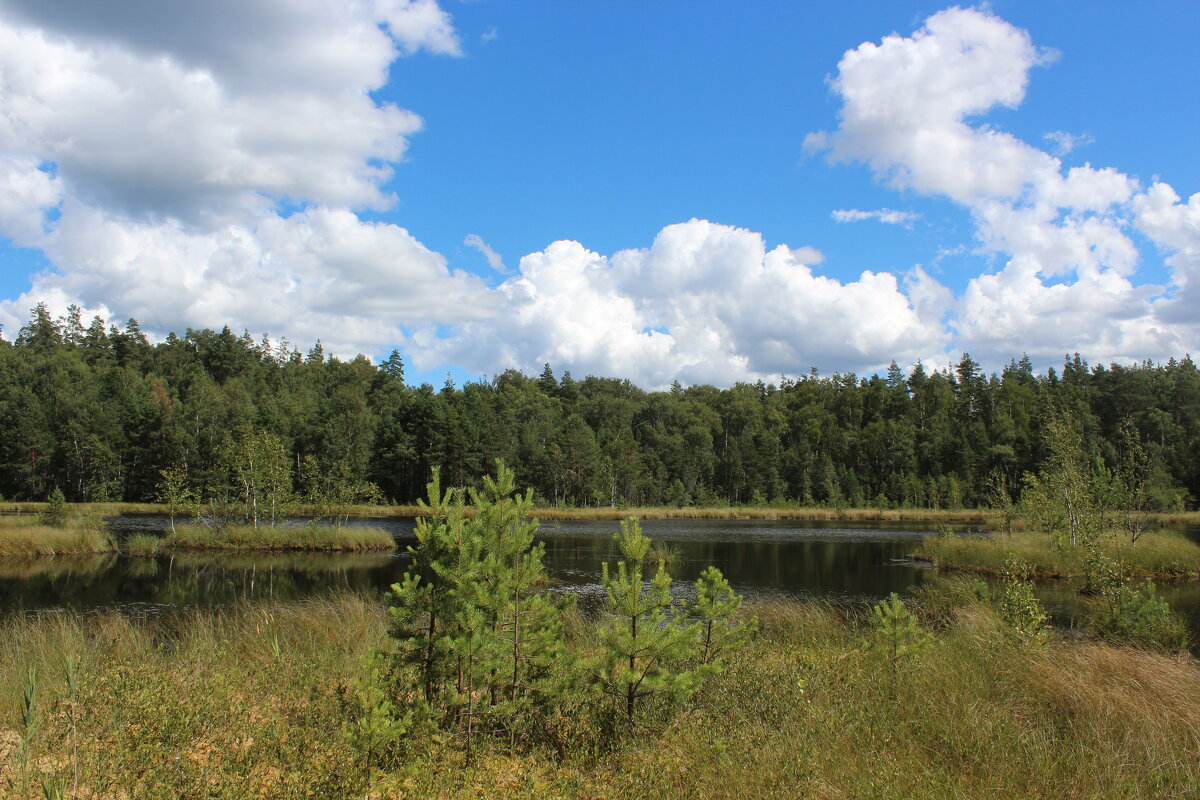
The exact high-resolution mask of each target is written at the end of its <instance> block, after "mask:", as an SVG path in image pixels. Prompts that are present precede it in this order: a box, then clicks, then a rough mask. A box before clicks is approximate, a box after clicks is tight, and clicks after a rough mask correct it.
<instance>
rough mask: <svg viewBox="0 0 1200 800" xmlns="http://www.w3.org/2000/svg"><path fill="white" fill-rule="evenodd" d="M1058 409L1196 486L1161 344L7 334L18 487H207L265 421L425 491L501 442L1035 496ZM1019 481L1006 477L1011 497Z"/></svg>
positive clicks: (279, 438) (568, 483)
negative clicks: (536, 353)
mask: <svg viewBox="0 0 1200 800" xmlns="http://www.w3.org/2000/svg"><path fill="white" fill-rule="evenodd" d="M1050 411H1053V412H1054V413H1055V414H1059V415H1061V414H1067V415H1069V416H1070V417H1071V418H1072V419H1074V420H1076V421H1077V428H1078V436H1079V437H1080V442H1079V444H1080V447H1081V448H1082V451H1083V454H1084V457H1085V458H1086V459H1087V461H1088V463H1089V464H1090V465H1091V467H1092V469H1093V470H1096V471H1098V472H1100V473H1103V472H1105V471H1108V472H1111V473H1112V474H1117V473H1121V474H1125V475H1127V476H1128V475H1129V474H1130V470H1135V471H1136V472H1137V476H1138V478H1137V480H1138V481H1139V487H1140V496H1141V498H1142V500H1141V502H1142V503H1143V504H1144V507H1145V510H1180V509H1183V508H1184V507H1185V506H1187V505H1188V504H1190V503H1191V502H1192V501H1193V498H1195V497H1197V496H1200V373H1198V371H1197V368H1196V365H1195V364H1194V363H1193V361H1192V360H1191V358H1190V357H1184V358H1182V360H1176V359H1171V360H1170V361H1168V362H1166V363H1165V364H1156V363H1152V362H1144V363H1141V364H1134V365H1120V364H1110V365H1108V366H1104V365H1096V366H1089V365H1088V364H1087V363H1086V362H1085V361H1083V360H1082V359H1081V358H1080V357H1079V356H1078V355H1075V356H1072V357H1068V358H1066V359H1065V361H1064V363H1063V365H1062V368H1061V369H1060V370H1055V369H1049V370H1047V371H1045V372H1044V373H1037V372H1035V370H1034V369H1033V367H1032V364H1031V362H1030V360H1029V359H1028V358H1027V357H1021V358H1019V359H1014V360H1013V361H1011V362H1010V363H1009V364H1008V365H1007V366H1005V367H1004V368H1003V369H1002V370H1001V371H1000V372H999V373H998V374H997V373H993V374H987V373H985V372H984V370H983V369H982V368H981V366H980V365H979V363H978V362H976V361H975V360H974V359H972V358H971V357H970V355H968V354H965V353H964V354H963V355H962V356H961V358H960V359H959V360H958V361H957V363H955V364H954V365H953V366H952V367H950V368H946V369H941V370H936V369H926V368H925V367H923V366H922V365H921V364H919V363H918V364H917V365H916V366H915V367H913V368H912V369H911V370H910V371H908V373H907V374H905V371H904V370H902V369H901V368H900V367H899V366H898V365H897V364H896V363H895V362H893V363H892V364H891V366H890V367H889V368H888V370H887V371H886V372H885V373H883V374H876V375H868V376H857V375H854V374H852V373H835V374H833V375H820V374H818V373H817V371H816V370H815V369H814V370H811V371H810V372H808V373H807V374H803V375H800V376H798V377H786V376H781V377H780V379H779V380H778V381H777V382H772V383H764V382H761V381H760V382H757V383H736V384H734V385H733V386H731V387H729V388H726V389H720V388H717V387H714V386H709V385H699V386H689V387H683V386H681V385H680V384H679V383H678V382H676V383H675V384H673V385H672V386H671V387H670V389H669V390H667V391H645V390H643V389H640V388H639V387H637V386H635V385H634V384H633V383H631V382H630V381H628V380H623V379H620V378H612V377H595V376H588V377H585V378H583V379H579V380H577V379H575V378H573V377H572V376H571V374H570V373H569V372H564V373H562V374H561V375H556V374H555V372H554V370H553V369H552V367H551V365H549V364H547V365H546V367H545V369H544V370H543V371H542V372H541V374H540V375H537V376H528V375H525V374H523V373H521V372H519V371H517V370H508V371H505V372H503V373H501V374H499V375H496V376H495V377H493V378H491V379H490V380H479V381H475V382H467V383H465V384H464V385H462V386H455V385H454V384H453V383H452V382H451V381H450V380H449V379H447V382H446V384H445V385H444V386H442V387H441V388H435V387H434V386H431V385H430V384H428V383H424V384H421V385H419V386H414V385H410V384H409V383H407V382H406V381H405V375H404V363H403V360H402V359H401V357H400V354H399V353H398V352H396V351H393V352H392V354H391V356H390V357H389V358H387V359H386V360H384V361H382V362H380V363H373V362H372V361H371V360H369V359H367V358H366V357H365V356H361V355H360V356H357V357H355V358H353V359H350V360H342V359H339V358H336V357H333V356H330V355H328V354H326V353H325V352H324V349H323V348H322V346H321V344H320V342H317V343H316V344H315V345H313V346H312V347H311V348H309V349H308V351H307V352H301V351H300V350H299V349H298V348H297V347H295V346H293V345H291V344H290V343H288V342H287V341H286V340H284V341H280V342H273V341H272V340H271V339H270V337H268V336H265V335H264V336H263V337H262V338H261V339H255V338H253V337H252V336H250V334H249V333H244V334H242V335H241V336H238V335H236V334H234V333H233V332H231V330H230V329H229V328H228V327H225V328H223V329H222V330H220V331H214V330H209V329H204V330H192V329H188V330H187V331H186V332H185V333H184V334H183V335H177V334H174V333H172V334H170V335H169V336H168V337H167V338H166V339H165V340H164V341H162V342H159V343H157V344H151V343H150V341H149V340H148V339H147V337H146V336H145V334H144V333H143V332H142V331H141V329H140V327H139V325H138V323H137V321H136V320H132V319H131V320H129V321H128V322H127V323H126V324H125V325H124V326H123V327H119V326H117V325H107V324H106V322H105V321H104V320H102V319H100V318H95V319H93V320H91V322H90V324H88V325H86V326H85V325H84V323H83V320H82V319H81V314H80V311H79V309H78V308H74V307H72V308H71V309H70V310H69V311H68V313H67V315H66V316H65V317H62V318H55V317H53V316H52V315H51V314H50V313H49V312H48V310H47V309H46V307H45V305H42V304H39V305H38V306H37V307H35V308H34V309H33V310H32V312H31V315H30V319H29V321H28V323H27V324H26V325H24V326H23V327H22V328H21V329H20V330H19V332H18V333H17V335H16V337H15V339H13V340H12V341H9V340H7V339H0V430H2V431H3V435H2V436H0V494H2V495H3V496H4V497H5V498H8V499H13V500H44V499H45V498H46V497H47V496H49V494H50V493H51V492H53V491H54V490H55V489H59V490H61V491H62V492H63V493H64V495H65V496H66V497H67V499H69V500H72V501H106V500H107V501H130V502H136V501H154V500H156V499H159V498H160V493H161V487H162V485H163V479H164V474H165V475H168V476H170V477H171V478H172V480H173V481H175V482H177V483H179V484H180V486H181V487H182V488H184V489H187V490H189V491H191V492H193V493H194V494H196V495H197V496H200V497H207V496H210V495H212V494H214V493H217V492H228V491H230V487H231V486H232V485H234V484H235V483H236V482H237V479H238V478H237V475H238V474H239V473H238V466H237V464H236V460H231V456H230V453H231V452H241V453H243V455H244V453H245V448H246V446H247V445H246V443H247V442H248V441H250V440H251V439H253V438H255V437H257V439H256V440H257V441H259V442H260V443H261V446H262V447H264V448H267V449H269V450H270V452H271V453H273V454H275V455H274V457H273V463H275V464H276V468H278V469H281V470H282V471H283V473H284V474H283V475H282V476H280V480H281V481H284V482H289V483H291V484H293V485H295V487H296V488H297V489H298V490H300V491H302V492H305V493H306V494H308V493H311V492H310V489H311V490H312V491H316V489H315V488H314V487H308V486H307V482H315V481H318V480H321V479H322V477H323V476H324V477H325V478H327V477H328V476H331V475H334V476H338V478H339V480H340V481H341V482H342V483H344V484H346V485H353V486H365V485H368V484H370V485H373V487H376V488H377V489H378V494H379V496H380V497H382V498H385V499H388V500H392V501H395V502H400V503H409V502H412V501H414V500H415V499H416V498H418V497H420V496H421V495H422V494H423V489H424V485H425V482H426V481H427V480H428V476H429V474H430V472H431V470H432V469H433V468H434V467H437V468H439V469H440V472H441V475H442V480H443V481H444V482H445V483H446V485H450V486H460V487H479V486H481V485H482V479H483V477H484V476H486V475H488V474H491V473H492V471H493V469H494V468H493V465H494V463H495V462H496V460H497V459H502V460H503V461H504V462H505V463H506V464H508V465H510V467H511V468H512V469H513V470H514V472H515V475H516V481H517V483H518V484H519V485H522V486H530V487H533V489H534V490H535V496H536V497H537V499H538V501H539V502H541V503H546V504H559V505H576V506H591V505H605V506H609V505H616V506H621V505H627V506H648V505H714V506H715V505H740V504H768V503H769V504H800V505H828V506H835V507H842V506H848V507H866V506H877V507H912V508H959V507H974V506H994V505H997V504H1003V503H1005V502H1011V501H1015V500H1016V499H1018V498H1019V495H1020V493H1021V491H1022V488H1023V487H1024V485H1025V476H1027V475H1029V474H1033V473H1036V472H1037V471H1038V470H1039V469H1040V468H1041V466H1042V464H1043V462H1044V461H1045V460H1046V458H1047V457H1048V453H1047V452H1046V445H1045V443H1044V442H1045V438H1046V437H1045V436H1044V429H1045V427H1046V425H1047V424H1051V423H1050V422H1049V420H1050V419H1051V417H1052V416H1053V415H1052V414H1050V413H1049V412H1050ZM1006 498H1007V499H1006Z"/></svg>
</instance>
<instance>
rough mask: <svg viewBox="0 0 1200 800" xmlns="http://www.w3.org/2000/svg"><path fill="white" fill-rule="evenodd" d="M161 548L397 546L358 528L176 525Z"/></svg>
mask: <svg viewBox="0 0 1200 800" xmlns="http://www.w3.org/2000/svg"><path fill="white" fill-rule="evenodd" d="M143 544H144V545H148V544H149V543H148V542H147V543H143ZM161 547H162V549H168V550H314V551H332V550H355V551H357V550H394V549H395V548H396V544H395V542H394V541H393V539H392V536H391V534H389V533H388V532H387V531H385V530H381V529H379V528H368V527H360V526H357V525H355V526H346V527H332V526H327V525H296V526H293V525H260V526H258V527H257V528H255V527H253V526H251V525H227V526H222V527H209V526H205V525H176V526H175V530H174V531H169V532H168V533H166V534H165V535H164V536H163V537H162V541H161ZM154 552H157V550H156V551H154ZM148 554H152V553H148Z"/></svg>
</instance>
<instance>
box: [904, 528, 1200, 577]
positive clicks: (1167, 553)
mask: <svg viewBox="0 0 1200 800" xmlns="http://www.w3.org/2000/svg"><path fill="white" fill-rule="evenodd" d="M1104 551H1105V552H1106V553H1107V554H1108V555H1110V556H1112V557H1113V558H1116V559H1118V560H1120V561H1121V562H1122V563H1123V564H1124V565H1125V567H1126V568H1127V569H1128V570H1129V571H1130V573H1131V574H1133V575H1135V576H1145V577H1154V578H1166V579H1181V578H1196V577H1200V545H1197V544H1196V543H1195V542H1192V541H1190V540H1188V539H1187V538H1185V537H1184V536H1182V535H1181V534H1178V533H1174V532H1170V531H1162V532H1160V531H1152V532H1149V533H1146V534H1143V535H1142V537H1141V538H1139V539H1138V541H1137V544H1130V543H1129V541H1128V540H1127V539H1122V538H1120V537H1117V536H1113V537H1111V538H1109V539H1108V540H1107V541H1106V543H1105V545H1104ZM1010 552H1011V553H1014V554H1016V555H1017V556H1018V557H1019V558H1021V559H1022V560H1023V561H1025V562H1026V563H1028V564H1030V565H1031V566H1032V567H1033V569H1034V571H1035V573H1036V574H1037V576H1038V577H1043V578H1052V577H1074V576H1079V575H1083V574H1084V572H1085V570H1084V565H1083V562H1082V561H1081V550H1080V551H1079V552H1076V551H1072V550H1066V551H1063V550H1058V549H1055V547H1054V546H1053V544H1052V542H1051V540H1050V537H1049V536H1048V535H1046V534H1044V533H1032V532H1021V533H1014V534H1012V535H1011V536H1007V535H1003V534H992V535H990V536H927V537H925V539H924V540H922V542H921V547H920V549H919V550H918V552H917V556H918V557H920V558H924V559H927V560H929V561H932V562H933V563H934V564H937V565H938V566H940V567H949V568H951V569H962V570H970V571H974V572H985V573H1000V572H1002V571H1003V570H1004V562H1005V559H1006V558H1007V557H1008V554H1009V553H1010Z"/></svg>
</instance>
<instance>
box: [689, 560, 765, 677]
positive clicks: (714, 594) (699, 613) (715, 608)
mask: <svg viewBox="0 0 1200 800" xmlns="http://www.w3.org/2000/svg"><path fill="white" fill-rule="evenodd" d="M741 607H742V596H741V595H740V594H736V593H735V592H734V591H733V589H732V588H730V586H729V581H727V580H726V579H725V576H724V575H722V574H721V570H719V569H717V568H716V567H712V566H710V567H706V568H705V570H704V571H703V572H701V573H700V577H699V578H698V579H697V580H696V604H695V605H694V606H692V610H691V616H692V617H694V618H695V619H697V620H699V623H700V639H699V642H700V645H699V658H700V663H701V664H713V663H715V662H716V661H717V659H718V658H719V657H720V655H721V653H722V652H723V651H724V650H726V649H727V648H728V647H730V646H731V645H734V644H736V643H738V642H740V641H741V640H742V639H744V638H745V637H746V636H747V635H748V634H750V632H751V631H753V629H754V627H755V623H754V621H753V620H751V621H750V622H745V621H742V620H740V619H738V611H739V610H741Z"/></svg>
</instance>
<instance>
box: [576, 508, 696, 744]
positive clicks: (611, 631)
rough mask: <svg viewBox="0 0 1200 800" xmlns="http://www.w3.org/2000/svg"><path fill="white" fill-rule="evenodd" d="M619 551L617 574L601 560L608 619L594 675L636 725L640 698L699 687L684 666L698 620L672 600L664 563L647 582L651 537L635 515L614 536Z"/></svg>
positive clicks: (674, 695) (673, 694)
mask: <svg viewBox="0 0 1200 800" xmlns="http://www.w3.org/2000/svg"><path fill="white" fill-rule="evenodd" d="M614 538H615V539H616V542H617V546H618V547H619V548H620V550H621V554H622V555H623V556H624V557H625V558H624V559H623V560H621V561H618V562H617V569H616V573H615V574H613V573H612V572H611V571H610V570H609V566H608V562H605V563H604V564H603V578H602V580H603V583H604V590H605V592H606V593H607V595H608V620H607V624H605V625H604V627H603V628H601V631H600V640H601V642H602V643H603V645H604V653H603V656H602V658H601V660H600V662H599V664H598V665H597V669H595V671H594V674H595V676H596V678H597V680H598V681H599V684H600V686H601V688H602V690H603V691H604V692H606V693H607V694H609V695H612V696H613V697H615V698H616V699H617V700H618V701H619V702H620V704H621V707H622V710H623V712H624V714H625V717H626V719H627V721H628V723H629V726H630V727H631V728H632V727H636V725H637V716H638V705H639V702H640V701H642V700H644V699H645V698H647V697H650V696H652V695H659V696H662V697H665V698H682V697H684V696H686V695H688V694H689V693H690V692H691V691H692V690H693V689H694V687H695V683H696V678H697V676H696V674H695V671H694V670H689V669H685V668H683V664H684V663H685V662H686V660H687V659H688V658H689V657H690V656H691V655H692V654H693V653H694V652H695V647H696V641H697V635H698V633H699V629H700V626H699V624H685V623H684V617H683V614H682V613H681V611H680V609H679V607H678V606H677V605H676V604H675V602H674V601H673V600H672V599H671V575H670V574H669V573H668V572H667V570H666V568H665V567H664V566H663V564H662V563H661V562H660V563H659V565H658V570H657V571H656V572H655V574H654V578H653V579H652V580H651V581H650V582H649V585H648V586H647V585H646V582H645V580H644V576H645V560H646V555H647V553H648V552H649V550H650V540H649V539H648V538H647V537H646V536H645V535H643V534H642V528H641V525H640V524H639V522H638V520H637V519H636V518H630V519H627V520H624V521H622V523H621V530H620V532H619V533H617V534H616V536H615V537H614Z"/></svg>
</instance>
